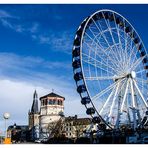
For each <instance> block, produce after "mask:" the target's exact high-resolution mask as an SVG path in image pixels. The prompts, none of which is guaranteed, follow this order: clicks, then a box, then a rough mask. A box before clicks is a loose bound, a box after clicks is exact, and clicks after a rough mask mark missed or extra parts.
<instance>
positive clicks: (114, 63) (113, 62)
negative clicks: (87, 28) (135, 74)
mask: <svg viewBox="0 0 148 148" xmlns="http://www.w3.org/2000/svg"><path fill="white" fill-rule="evenodd" d="M85 35H87V36H88V37H89V38H90V39H91V40H93V39H92V38H91V37H90V36H89V35H88V34H87V33H85ZM94 43H95V44H96V45H97V47H98V48H99V49H100V50H101V51H102V52H103V53H104V54H105V55H106V56H107V57H108V58H109V59H110V61H112V64H113V65H116V67H118V66H119V64H118V63H117V61H116V60H113V59H112V57H110V56H109V55H107V54H106V53H105V52H104V51H103V49H102V48H101V47H99V45H98V44H97V43H96V42H94Z"/></svg>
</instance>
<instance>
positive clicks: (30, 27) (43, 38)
mask: <svg viewBox="0 0 148 148" xmlns="http://www.w3.org/2000/svg"><path fill="white" fill-rule="evenodd" d="M55 16H56V15H55ZM10 18H11V19H10ZM16 18H18V16H13V15H11V14H9V13H8V12H6V11H3V10H0V21H1V24H2V25H3V26H4V27H6V28H8V29H11V30H13V31H15V32H17V33H21V34H22V33H23V34H25V35H27V36H29V37H30V38H32V39H33V40H34V41H36V42H37V43H39V44H46V45H48V46H49V47H50V49H51V50H53V51H58V52H64V53H68V54H70V53H71V49H72V40H73V35H72V32H71V31H70V30H67V31H60V32H58V31H57V32H55V31H53V30H50V28H48V31H47V30H46V29H45V30H44V29H42V27H43V26H42V27H41V25H40V23H39V22H30V23H27V22H26V23H24V22H23V23H22V22H21V18H19V19H16ZM14 20H15V21H14Z"/></svg>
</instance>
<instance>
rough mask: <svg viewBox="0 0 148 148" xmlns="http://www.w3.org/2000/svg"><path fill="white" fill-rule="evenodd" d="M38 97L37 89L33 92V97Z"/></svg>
mask: <svg viewBox="0 0 148 148" xmlns="http://www.w3.org/2000/svg"><path fill="white" fill-rule="evenodd" d="M37 98H38V94H37V92H36V90H35V91H34V94H33V99H37Z"/></svg>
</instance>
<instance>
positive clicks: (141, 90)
mask: <svg viewBox="0 0 148 148" xmlns="http://www.w3.org/2000/svg"><path fill="white" fill-rule="evenodd" d="M72 55H73V61H72V66H73V71H74V79H75V81H76V85H77V92H78V93H79V94H80V96H81V103H82V104H83V105H85V107H86V113H87V114H88V115H91V116H92V118H93V121H94V122H96V123H97V122H101V121H103V122H104V123H105V124H106V125H108V126H109V127H111V128H114V129H118V128H120V127H121V126H122V125H126V126H130V127H131V128H133V129H136V128H137V127H138V126H140V125H142V124H144V123H145V121H146V119H147V116H148V56H147V52H146V49H145V47H144V44H143V42H142V40H141V38H140V36H139V35H138V33H137V32H136V30H135V29H134V27H133V26H132V25H131V24H130V23H129V22H128V20H127V19H125V18H124V17H123V16H122V15H120V14H119V13H117V12H115V11H112V10H100V11H97V12H95V13H94V14H92V15H91V16H89V17H87V18H86V19H85V20H84V21H83V22H82V23H81V24H80V26H79V28H78V30H77V32H76V36H75V39H74V46H73V51H72Z"/></svg>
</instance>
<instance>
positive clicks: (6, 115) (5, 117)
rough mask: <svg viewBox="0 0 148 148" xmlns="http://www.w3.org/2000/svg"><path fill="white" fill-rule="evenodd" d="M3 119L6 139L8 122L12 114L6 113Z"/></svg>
mask: <svg viewBox="0 0 148 148" xmlns="http://www.w3.org/2000/svg"><path fill="white" fill-rule="evenodd" d="M3 117H4V119H5V138H7V120H8V119H9V118H10V114H9V113H4V115H3Z"/></svg>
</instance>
